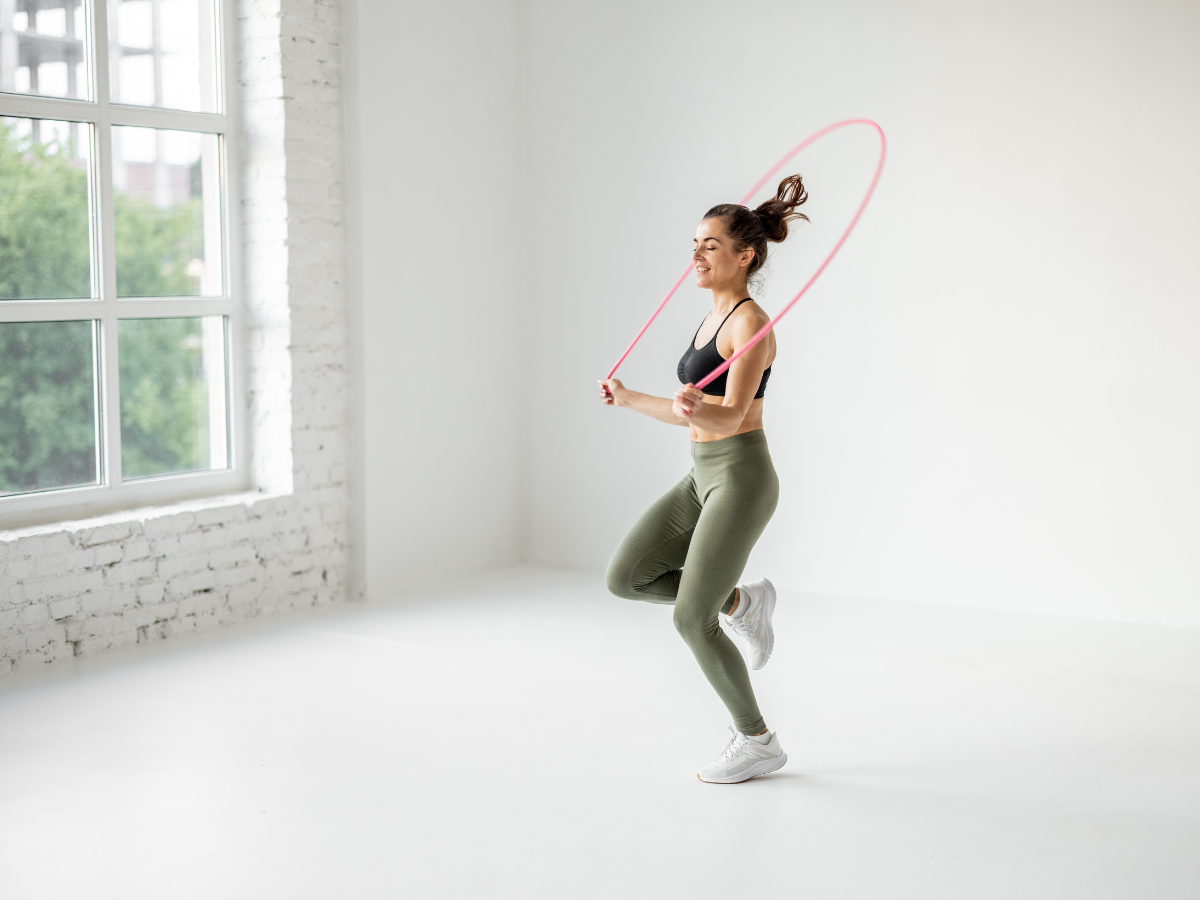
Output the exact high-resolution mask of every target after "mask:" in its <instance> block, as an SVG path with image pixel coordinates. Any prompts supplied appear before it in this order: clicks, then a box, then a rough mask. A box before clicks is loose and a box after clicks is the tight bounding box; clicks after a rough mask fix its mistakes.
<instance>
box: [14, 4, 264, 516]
mask: <svg viewBox="0 0 1200 900" xmlns="http://www.w3.org/2000/svg"><path fill="white" fill-rule="evenodd" d="M216 6H217V23H216V28H215V30H214V34H215V35H216V36H218V37H220V38H221V40H219V41H217V42H216V43H217V46H216V48H215V49H216V65H215V67H214V68H215V70H216V73H217V75H218V79H219V83H218V85H217V90H216V96H217V101H218V103H219V104H220V105H219V106H218V109H219V112H216V113H198V112H185V111H181V110H172V109H157V108H151V107H144V106H126V105H122V104H117V103H110V101H109V67H108V0H85V6H84V9H85V21H86V22H87V23H88V27H89V28H90V34H91V35H92V42H91V45H90V46H87V51H86V53H87V66H88V78H89V85H90V87H91V97H92V99H90V100H68V99H59V98H52V97H38V96H32V95H27V94H9V93H0V116H11V117H19V118H28V119H54V120H59V121H67V122H86V123H90V124H91V126H92V127H91V134H92V146H91V154H90V157H91V158H90V160H89V165H90V166H91V167H92V173H91V177H90V186H91V192H92V196H91V198H90V207H91V209H90V214H91V218H92V228H91V233H92V245H93V246H92V259H93V261H94V265H93V267H92V272H93V277H92V280H93V285H94V286H93V289H92V290H93V298H92V299H91V300H0V322H50V321H66V320H81V319H87V320H96V321H98V322H99V327H98V341H97V344H96V349H97V353H96V370H97V371H96V376H97V377H96V386H97V390H96V399H97V403H96V411H97V412H96V415H97V420H98V426H99V427H98V432H99V433H98V435H97V437H98V439H99V442H98V452H99V475H100V478H99V481H100V483H99V484H96V485H86V486H83V487H70V488H56V489H50V490H44V491H39V492H35V493H26V494H17V495H13V496H8V497H0V529H7V528H19V527H24V526H29V525H37V524H45V523H49V522H56V521H66V520H69V519H74V518H81V517H84V516H94V515H100V514H105V513H110V512H115V511H118V510H122V509H130V508H135V507H139V506H151V505H154V506H157V505H163V504H168V503H175V502H178V501H181V500H188V499H194V498H200V497H211V496H214V495H219V494H229V493H236V492H239V491H244V490H247V489H248V488H249V487H250V481H249V475H248V472H249V466H248V452H247V446H246V440H245V434H246V431H245V421H244V419H245V407H246V403H245V400H244V388H243V384H244V380H243V372H242V365H241V347H242V340H241V318H242V316H241V296H240V295H241V285H242V281H241V254H240V248H241V240H240V228H239V226H240V221H239V220H240V216H239V215H238V214H237V213H239V211H240V209H241V204H240V201H239V196H238V190H237V186H238V178H237V177H236V176H237V173H239V172H240V168H239V165H238V138H239V128H238V125H237V123H238V121H239V120H238V118H237V116H236V112H237V109H238V99H239V98H238V97H237V91H236V87H237V84H238V78H237V55H236V53H234V52H232V51H233V49H234V48H235V47H236V46H237V44H236V43H235V40H236V22H237V19H236V8H235V6H234V2H233V0H218V2H217V4H216ZM118 125H133V126H139V127H143V128H166V129H173V130H178V131H198V132H204V133H209V134H217V135H219V136H220V138H219V147H220V151H219V152H220V164H219V167H218V168H219V170H220V181H221V183H220V186H219V190H220V197H221V219H222V236H223V247H222V260H223V262H224V267H225V272H224V278H223V280H222V281H223V294H222V295H221V296H220V297H179V298H168V299H133V298H131V299H118V298H117V280H116V271H115V261H116V242H115V238H114V234H113V177H112V126H118ZM202 315H203V316H213V315H219V316H223V317H224V320H225V323H226V327H225V348H226V353H225V365H226V372H225V384H226V396H227V398H228V404H227V421H228V426H229V431H228V433H229V468H228V469H226V470H222V471H215V472H213V471H208V472H187V473H182V474H175V475H163V476H157V477H153V478H138V479H136V480H132V481H126V482H122V480H121V419H120V414H121V410H120V402H119V396H120V394H119V387H120V385H119V370H118V363H117V321H118V320H119V319H122V318H158V317H163V318H166V317H173V316H202Z"/></svg>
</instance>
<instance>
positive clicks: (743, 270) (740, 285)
mask: <svg viewBox="0 0 1200 900" xmlns="http://www.w3.org/2000/svg"><path fill="white" fill-rule="evenodd" d="M752 259H754V251H753V250H750V249H746V250H741V251H738V250H736V249H734V245H733V240H732V239H731V238H730V237H729V235H728V234H726V233H725V222H724V220H723V219H720V218H716V217H714V218H712V219H704V220H702V221H701V222H700V227H698V228H697V229H696V240H695V249H694V250H693V251H692V264H693V265H694V266H695V268H696V287H700V288H706V289H708V290H722V289H725V290H733V289H742V290H743V291H744V289H745V286H746V275H747V273H748V272H749V266H750V261H751V260H752Z"/></svg>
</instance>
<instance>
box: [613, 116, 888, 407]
mask: <svg viewBox="0 0 1200 900" xmlns="http://www.w3.org/2000/svg"><path fill="white" fill-rule="evenodd" d="M847 125H866V126H868V127H870V128H873V129H875V132H876V133H877V134H878V135H879V162H878V163H876V165H875V174H874V176H873V177H872V178H871V186H870V187H868V188H867V193H866V196H864V197H863V199H862V203H860V204H859V205H858V210H857V211H856V212H855V213H854V218H853V219H851V220H850V224H849V225H847V226H846V230H845V231H844V232H842V236H841V237H840V238H838V242H837V243H836V244H834V246H833V249H832V250H830V251H829V255H828V256H826V257H825V259H824V261H823V262H822V263H821V265H820V266H818V267H817V271H815V272H813V274H812V277H811V278H809V279H808V281H807V282H805V284H804V287H802V288H800V290H799V291H798V292H797V293H796V296H794V297H793V298H792V299H791V300H789V301H788V304H787V306H785V307H784V308H783V309H781V310H780V311H779V315H777V316H776V317H775V318H773V319H772V320H771V321H770V322H768V323H767V324H766V325H764V326H763V327H762V328H761V329H759V331H758V333H757V334H755V335H754V337H752V338H750V340H749V341H748V342H747V343H746V344H745V346H743V347H742V349H741V350H738V351H737V352H736V353H734V354H733V356H731V357H729V359H727V360H725V362H723V363H721V365H719V366H717V367H716V368H715V369H713V370H712V371H711V372H709V373H708V374H707V375H705V376H704V377H703V378H701V379H700V381H698V382H697V383H696V387H697V388H703V387H704V386H705V385H707V384H708V383H709V382H711V381H712V380H713V379H714V378H717V377H719V376H720V374H721V373H722V372H724V371H725V370H726V369H728V368H729V367H730V366H732V365H733V364H734V362H736V361H737V360H738V358H739V357H741V356H742V354H744V353H746V352H747V351H748V350H749V349H750V348H751V347H753V346H754V345H755V344H757V343H758V342H759V341H761V340H762V339H763V338H765V337H766V336H767V335H768V334H770V333H771V329H772V328H774V327H775V326H776V324H778V322H779V320H780V319H782V318H783V317H784V316H786V315H787V311H788V310H789V309H791V308H792V307H793V306H795V305H796V301H797V300H799V299H800V298H801V297H803V296H804V292H805V291H807V290H808V289H809V288H810V287H812V283H813V282H814V281H816V280H817V278H818V276H820V274H821V273H822V272H824V271H825V267H826V266H827V265H829V262H830V260H832V259H833V257H834V256H836V255H837V252H838V251H839V250H841V249H842V244H844V243H846V238H848V237H850V232H851V231H853V230H854V226H855V225H857V224H858V220H859V218H860V217H861V216H862V214H863V210H864V209H866V208H867V203H868V201H870V199H871V195H872V194H873V193H875V185H877V184H878V183H879V176H880V174H882V172H883V158H884V156H885V155H886V154H887V138H885V137H884V136H883V129H882V128H880V127H879V125H878V124H876V123H875V122H872V121H871V120H870V119H846V120H844V121H842V122H835V123H833V124H832V125H828V126H826V127H825V128H822V129H821V130H820V131H818V132H817V133H816V134H813V135H810V136H809V137H806V138H805V139H804V140H802V141H801V142H800V143H799V144H797V145H796V146H795V147H793V148H792V149H791V150H789V151H788V152H787V153H786V154H785V155H784V157H783V159H781V160H780V161H779V162H777V163H775V165H773V166H772V167H771V168H770V169H769V170H768V172H767V174H766V175H764V176H763V177H762V178H760V179H758V183H757V184H755V185H754V187H752V188H750V190H749V191H747V192H746V196H745V197H743V198H742V199H741V204H742V205H743V206H744V205H745V204H746V203H747V202H749V200H750V198H751V197H753V196H754V195H755V194H757V193H758V192H759V191H760V190H761V189H762V186H763V185H765V184H766V183H767V182H768V181H770V180H771V179H772V178H773V177H775V175H776V174H777V173H778V172H779V170H780V169H782V168H783V167H784V166H786V165H787V164H788V163H789V162H791V160H792V158H793V157H794V156H795V155H796V154H797V153H799V152H800V151H801V150H803V149H804V148H805V147H808V146H809V145H810V144H812V143H814V142H815V141H818V140H820V139H821V138H823V137H825V135H827V134H829V133H830V132H831V131H837V129H839V128H845V127H846V126H847ZM692 269H693V266H692V264H691V263H688V267H687V268H686V269H684V270H683V274H682V275H680V276H679V278H678V279H677V280H676V282H675V285H674V287H672V288H671V290H669V291H668V292H667V296H665V297H663V299H662V303H660V304H658V308H657V309H656V310H654V312H653V313H652V314H651V316H650V318H649V319H647V320H646V324H645V325H643V326H642V330H641V331H639V332H638V333H637V337H635V338H634V339H633V340H632V341H631V342H630V344H629V346H628V347H626V348H625V352H624V353H622V354H621V358H620V359H618V360H617V362H616V365H614V366H613V367H612V369H610V370H609V373H608V374H607V375H606V376H604V377H605V380H608V379H609V378H612V377H613V373H615V372H616V371H617V369H619V368H620V367H621V363H623V362H625V357H627V356H628V355H629V351H631V350H632V349H633V348H634V345H635V344H637V342H638V341H640V340H641V339H642V335H643V334H645V333H646V329H648V328H649V327H650V324H651V323H652V322H653V321H654V320H655V319H656V318H657V317H658V314H659V313H660V312H662V311H663V307H664V306H666V305H667V301H668V300H670V299H671V297H673V296H674V294H675V292H676V291H677V290H679V286H680V285H681V284H683V280H684V279H685V278H687V277H688V274H689V273H690V272H691V271H692Z"/></svg>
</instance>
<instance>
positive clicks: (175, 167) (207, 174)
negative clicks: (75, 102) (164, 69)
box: [112, 127, 222, 297]
mask: <svg viewBox="0 0 1200 900" xmlns="http://www.w3.org/2000/svg"><path fill="white" fill-rule="evenodd" d="M218 152H219V151H218V143H217V136H216V135H215V134H197V133H195V132H192V131H165V130H162V129H158V128H126V127H117V128H113V169H112V177H113V213H114V216H115V227H116V242H117V296H118V297H214V296H218V295H219V294H220V293H221V280H222V279H221V204H220V193H219V186H220V175H219V172H218Z"/></svg>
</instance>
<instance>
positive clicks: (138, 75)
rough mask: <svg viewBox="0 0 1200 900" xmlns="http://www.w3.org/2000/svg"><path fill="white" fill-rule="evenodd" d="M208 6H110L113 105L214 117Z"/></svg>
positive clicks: (169, 2)
mask: <svg viewBox="0 0 1200 900" xmlns="http://www.w3.org/2000/svg"><path fill="white" fill-rule="evenodd" d="M215 8H216V7H215V4H214V3H213V2H212V0H207V2H206V0H109V4H108V22H109V24H108V39H109V41H110V44H109V51H108V54H109V67H110V70H111V77H112V83H111V89H110V90H111V93H112V99H113V102H114V103H131V104H135V105H137V106H157V107H162V108H166V109H188V110H193V111H195V112H218V109H217V91H216V83H217V82H216V66H215V65H214V64H213V61H214V58H215V55H214V52H213V46H214V43H213V35H214V34H215V28H214V23H215V16H214V11H215Z"/></svg>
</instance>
